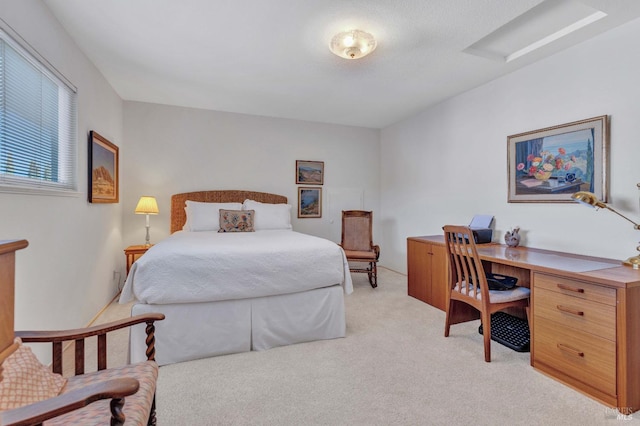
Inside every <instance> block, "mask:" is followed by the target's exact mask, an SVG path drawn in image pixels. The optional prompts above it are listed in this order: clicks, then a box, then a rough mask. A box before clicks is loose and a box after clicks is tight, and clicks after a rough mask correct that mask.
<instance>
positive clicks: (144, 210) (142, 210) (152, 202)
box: [135, 196, 159, 214]
mask: <svg viewBox="0 0 640 426" xmlns="http://www.w3.org/2000/svg"><path fill="white" fill-rule="evenodd" d="M135 213H136V214H158V213H159V211H158V203H157V202H156V198H155V197H149V196H142V197H140V200H139V201H138V205H137V206H136V210H135Z"/></svg>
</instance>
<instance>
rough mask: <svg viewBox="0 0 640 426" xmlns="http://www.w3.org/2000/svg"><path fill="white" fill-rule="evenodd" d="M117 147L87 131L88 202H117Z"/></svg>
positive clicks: (95, 133)
mask: <svg viewBox="0 0 640 426" xmlns="http://www.w3.org/2000/svg"><path fill="white" fill-rule="evenodd" d="M118 169H119V164H118V147H117V146H115V145H114V144H112V143H111V142H109V141H108V140H107V139H106V138H104V137H102V136H100V135H99V134H98V133H97V132H94V131H93V130H92V131H91V132H89V202H90V203H117V202H118V186H119V182H118Z"/></svg>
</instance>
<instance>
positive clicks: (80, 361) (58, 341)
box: [15, 313, 164, 375]
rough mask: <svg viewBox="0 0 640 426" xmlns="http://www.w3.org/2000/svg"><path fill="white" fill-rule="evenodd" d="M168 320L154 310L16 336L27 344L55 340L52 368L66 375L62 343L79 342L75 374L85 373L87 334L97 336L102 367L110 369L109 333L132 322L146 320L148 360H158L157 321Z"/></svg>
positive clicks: (76, 349) (19, 332)
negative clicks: (108, 358)
mask: <svg viewBox="0 0 640 426" xmlns="http://www.w3.org/2000/svg"><path fill="white" fill-rule="evenodd" d="M163 319H164V314H158V313H151V314H144V315H136V316H135V317H130V318H126V319H123V320H119V321H113V322H109V323H106V324H100V325H96V326H93V327H87V328H78V329H74V330H50V331H16V332H15V335H16V336H17V337H20V338H21V339H22V341H23V342H27V343H51V344H52V346H53V347H52V368H53V372H54V373H58V374H62V353H63V350H62V345H63V343H64V342H66V341H70V340H73V341H75V374H76V375H78V374H84V353H85V352H84V343H85V339H86V338H87V337H92V336H97V344H98V351H97V357H98V370H104V369H105V368H107V333H109V332H110V331H115V330H119V329H121V328H126V327H130V326H132V325H136V324H141V323H146V324H147V326H146V328H145V332H146V334H147V338H146V340H145V343H146V344H147V351H146V355H147V359H148V360H150V361H153V360H155V356H156V350H155V337H154V332H155V326H154V322H155V321H160V320H163Z"/></svg>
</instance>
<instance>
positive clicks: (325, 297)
mask: <svg viewBox="0 0 640 426" xmlns="http://www.w3.org/2000/svg"><path fill="white" fill-rule="evenodd" d="M149 312H159V313H163V314H165V316H166V318H165V319H164V320H163V321H158V322H156V323H155V326H156V332H155V338H156V344H155V348H156V361H157V362H158V364H159V365H166V364H173V363H176V362H183V361H191V360H194V359H199V358H207V357H210V356H216V355H225V354H231V353H237V352H247V351H250V350H257V351H259V350H265V349H270V348H274V347H277V346H285V345H291V344H294V343H302V342H310V341H313V340H324V339H334V338H338V337H344V336H345V332H346V324H345V311H344V291H343V288H342V286H340V285H335V286H331V287H325V288H319V289H314V290H309V291H305V292H301V293H290V294H283V295H278V296H268V297H259V298H254V299H239V300H227V301H218V302H208V303H181V304H171V305H148V304H135V305H133V307H132V309H131V314H132V315H139V314H144V313H149ZM144 329H145V325H144V324H141V325H137V326H134V327H133V328H132V329H131V338H130V359H131V362H139V361H143V360H146V359H147V357H146V355H145V351H146V345H145V343H144V342H145V337H146V335H145V331H144Z"/></svg>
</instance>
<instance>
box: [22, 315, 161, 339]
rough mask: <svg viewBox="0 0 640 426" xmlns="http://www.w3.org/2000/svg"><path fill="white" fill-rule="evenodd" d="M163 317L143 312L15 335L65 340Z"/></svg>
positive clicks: (27, 337)
mask: <svg viewBox="0 0 640 426" xmlns="http://www.w3.org/2000/svg"><path fill="white" fill-rule="evenodd" d="M163 319H164V314H156V313H151V314H144V315H136V316H134V317H130V318H125V319H122V320H118V321H112V322H109V323H105V324H100V325H95V326H93V327H87V328H76V329H72V330H47V331H16V332H15V335H16V336H17V337H20V338H21V339H22V341H23V342H31V343H37V342H40V343H43V342H44V343H47V342H64V341H67V340H78V339H85V338H87V337H91V336H97V335H100V334H105V333H108V332H111V331H115V330H119V329H121V328H126V327H131V326H132V325H136V324H141V323H153V322H154V321H161V320H163Z"/></svg>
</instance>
